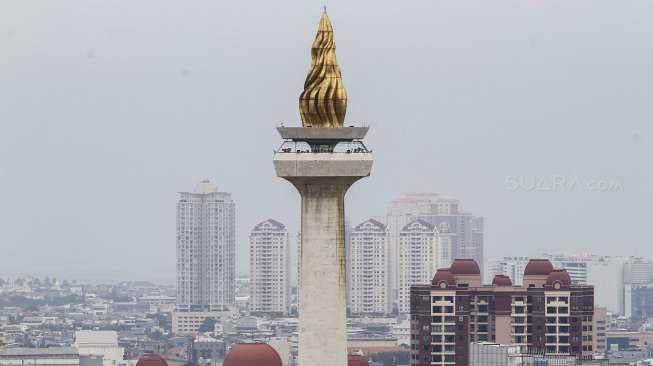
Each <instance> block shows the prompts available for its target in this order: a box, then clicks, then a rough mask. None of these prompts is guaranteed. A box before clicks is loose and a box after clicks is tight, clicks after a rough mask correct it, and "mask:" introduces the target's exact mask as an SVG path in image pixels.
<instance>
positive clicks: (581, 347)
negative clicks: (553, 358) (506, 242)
mask: <svg viewBox="0 0 653 366" xmlns="http://www.w3.org/2000/svg"><path fill="white" fill-rule="evenodd" d="M593 314H594V291H593V288H592V287H591V286H577V285H573V284H572V283H571V278H570V277H569V274H568V273H567V272H566V271H565V270H564V269H554V268H553V265H552V264H551V262H549V261H548V260H545V259H544V260H531V261H530V262H529V263H528V265H527V266H526V268H525V272H524V281H523V284H522V286H513V285H512V281H511V280H510V278H508V277H506V276H502V275H498V276H496V277H495V278H494V279H493V282H492V285H482V284H481V272H480V269H479V267H478V265H477V264H476V263H475V262H474V261H473V260H455V261H454V262H453V263H452V264H451V267H449V268H443V269H439V270H438V271H437V272H436V274H435V276H434V278H433V281H432V282H431V284H429V285H419V286H413V287H412V288H411V365H418V366H424V365H457V366H466V365H468V364H469V362H470V343H473V342H496V343H500V344H511V345H515V346H519V347H521V348H522V349H525V350H527V351H528V352H533V353H540V354H550V355H570V356H573V357H576V358H589V357H591V355H592V353H593V341H592V332H593V327H592V325H593Z"/></svg>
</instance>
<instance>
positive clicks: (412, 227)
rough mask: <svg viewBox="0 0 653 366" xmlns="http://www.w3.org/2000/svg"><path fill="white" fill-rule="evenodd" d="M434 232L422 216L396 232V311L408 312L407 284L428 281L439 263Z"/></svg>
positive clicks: (433, 228) (408, 295)
mask: <svg viewBox="0 0 653 366" xmlns="http://www.w3.org/2000/svg"><path fill="white" fill-rule="evenodd" d="M439 252H440V250H439V245H438V231H437V229H436V228H435V226H433V225H431V224H429V223H428V222H426V221H424V220H422V219H416V220H413V221H412V222H410V223H408V224H407V225H405V226H404V227H403V229H402V230H401V231H400V232H399V303H398V304H399V312H400V313H404V314H407V313H408V312H410V286H412V285H420V284H424V283H428V281H429V280H430V279H431V278H432V277H433V274H434V273H435V271H436V270H437V269H438V268H439V267H441V266H442V263H443V262H442V261H441V259H440V256H439Z"/></svg>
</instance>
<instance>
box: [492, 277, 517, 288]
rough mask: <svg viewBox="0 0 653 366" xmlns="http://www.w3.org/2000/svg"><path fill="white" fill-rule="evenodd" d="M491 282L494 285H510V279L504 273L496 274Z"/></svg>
mask: <svg viewBox="0 0 653 366" xmlns="http://www.w3.org/2000/svg"><path fill="white" fill-rule="evenodd" d="M492 284H493V285H494V286H512V280H511V279H510V277H508V276H505V275H496V276H494V279H492Z"/></svg>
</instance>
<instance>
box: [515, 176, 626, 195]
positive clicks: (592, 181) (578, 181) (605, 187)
mask: <svg viewBox="0 0 653 366" xmlns="http://www.w3.org/2000/svg"><path fill="white" fill-rule="evenodd" d="M506 187H507V188H508V190H510V191H515V192H517V191H520V192H575V191H590V192H622V191H623V185H622V184H621V182H620V181H619V180H618V179H614V178H580V177H575V176H569V175H548V176H538V175H531V176H527V175H515V176H509V177H506Z"/></svg>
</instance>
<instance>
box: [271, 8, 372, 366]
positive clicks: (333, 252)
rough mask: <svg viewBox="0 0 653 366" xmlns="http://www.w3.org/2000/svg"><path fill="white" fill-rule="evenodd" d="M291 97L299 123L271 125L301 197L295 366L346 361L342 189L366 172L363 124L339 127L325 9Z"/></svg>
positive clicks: (341, 100) (341, 102)
mask: <svg viewBox="0 0 653 366" xmlns="http://www.w3.org/2000/svg"><path fill="white" fill-rule="evenodd" d="M311 56H312V63H311V70H310V72H309V74H308V76H307V77H306V82H305V84H304V91H303V92H302V94H301V96H300V97H299V110H300V114H301V119H302V127H279V128H277V130H278V131H279V133H280V135H281V137H282V138H283V139H284V142H283V144H282V145H281V148H280V149H279V150H278V151H276V152H275V154H274V167H275V170H276V173H277V175H278V176H279V177H282V178H284V179H286V180H288V181H289V182H290V183H292V184H293V185H294V186H295V188H296V189H297V191H299V194H300V195H301V250H300V253H301V258H300V260H299V262H300V283H299V355H298V364H299V366H346V365H347V330H346V306H347V304H346V299H347V297H346V293H345V292H346V278H347V276H346V270H347V269H346V268H345V263H346V252H345V232H344V231H345V225H344V213H345V193H346V192H347V189H349V187H350V186H351V185H352V184H353V183H354V182H356V181H357V180H359V179H361V178H363V177H367V176H369V175H370V172H371V169H372V162H373V157H372V153H371V152H370V151H369V150H368V149H367V148H366V147H365V145H364V144H363V141H362V140H363V138H364V137H365V134H366V133H367V130H368V127H344V126H343V124H344V119H345V114H346V110H347V93H346V91H345V88H344V85H343V83H342V75H341V72H340V68H339V66H338V63H337V60H336V53H335V42H334V37H333V28H332V26H331V21H330V20H329V17H328V15H327V14H326V11H325V12H324V13H323V14H322V17H321V19H320V25H319V27H318V31H317V35H316V37H315V41H314V42H313V46H312V50H311Z"/></svg>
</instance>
